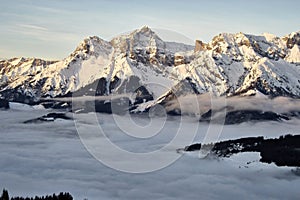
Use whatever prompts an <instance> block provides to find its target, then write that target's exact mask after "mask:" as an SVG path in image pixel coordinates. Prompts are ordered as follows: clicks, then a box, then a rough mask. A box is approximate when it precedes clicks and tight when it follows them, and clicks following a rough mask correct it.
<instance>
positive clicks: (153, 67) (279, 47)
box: [0, 26, 300, 104]
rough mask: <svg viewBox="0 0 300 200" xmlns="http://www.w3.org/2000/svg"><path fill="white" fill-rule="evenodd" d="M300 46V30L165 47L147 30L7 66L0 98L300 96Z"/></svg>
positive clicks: (1, 72)
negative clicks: (174, 93)
mask: <svg viewBox="0 0 300 200" xmlns="http://www.w3.org/2000/svg"><path fill="white" fill-rule="evenodd" d="M299 45H300V32H294V33H291V34H289V35H286V36H284V37H282V38H279V37H276V36H274V35H271V34H263V35H261V36H254V35H249V34H244V33H237V34H229V33H221V34H219V35H217V36H216V37H214V38H213V40H212V41H211V42H209V43H208V44H205V43H203V42H201V41H196V43H195V46H191V45H185V44H180V43H175V42H174V43H172V42H164V41H163V40H162V39H161V38H160V37H159V36H158V35H157V34H156V33H155V32H153V31H152V30H151V29H150V28H149V27H147V26H145V27H142V28H141V29H138V30H135V31H133V32H132V33H130V34H127V35H121V36H118V37H116V38H113V39H112V40H111V41H105V40H102V39H101V38H99V37H97V36H92V37H88V38H86V39H84V40H83V41H82V42H81V43H80V44H79V45H78V47H77V48H76V49H75V50H74V51H73V52H72V53H71V54H70V55H69V56H68V57H67V58H65V59H63V60H61V61H45V60H41V59H36V58H13V59H8V60H1V61H0V95H1V98H4V99H7V100H9V101H17V102H23V103H29V104H30V103H32V104H34V103H36V102H39V101H40V99H41V98H55V97H64V96H71V95H73V94H75V93H76V94H77V95H97V96H107V95H111V94H128V93H132V94H135V97H136V98H139V101H135V103H136V104H140V103H144V102H146V101H150V100H151V101H153V102H154V103H155V102H157V101H159V102H161V101H162V100H163V99H170V95H171V93H172V91H174V90H176V91H187V92H180V93H179V95H186V94H187V93H189V92H190V91H192V92H194V93H196V94H203V93H207V92H212V93H213V94H215V95H216V96H235V95H239V96H240V95H242V96H245V95H246V96H248V95H255V94H257V93H262V94H264V95H267V96H271V97H276V96H288V97H293V98H299V97H300V51H299ZM187 85H188V86H187ZM190 86H191V88H192V90H188V89H186V87H190ZM143 98H144V100H142V99H143ZM132 103H134V102H132Z"/></svg>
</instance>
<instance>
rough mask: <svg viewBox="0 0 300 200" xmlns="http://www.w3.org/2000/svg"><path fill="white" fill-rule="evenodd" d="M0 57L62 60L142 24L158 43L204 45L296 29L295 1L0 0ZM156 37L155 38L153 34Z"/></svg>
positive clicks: (298, 14)
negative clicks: (91, 39) (88, 43)
mask: <svg viewBox="0 0 300 200" xmlns="http://www.w3.org/2000/svg"><path fill="white" fill-rule="evenodd" d="M0 4H1V8H0V9H1V12H0V27H1V31H0V58H11V57H20V56H23V57H39V58H44V59H62V58H64V57H66V56H68V55H69V54H70V53H71V52H72V51H73V50H74V49H75V48H76V46H77V45H78V44H79V43H80V42H81V41H82V40H83V39H84V38H85V37H88V36H93V35H96V36H99V37H101V38H103V39H106V40H109V39H111V38H112V37H114V36H117V35H119V34H121V33H128V32H130V31H133V30H135V29H138V28H141V27H142V26H144V25H147V26H149V27H151V28H153V29H154V30H155V31H156V32H157V33H158V34H159V33H161V37H162V38H163V39H164V40H178V41H179V42H185V43H193V41H194V40H196V39H200V40H202V41H205V42H208V41H210V40H211V39H212V38H213V37H214V36H215V35H218V34H219V33H221V32H230V33H236V32H244V33H250V34H262V33H265V32H268V33H273V34H275V35H278V36H283V35H286V34H289V33H291V32H294V31H299V30H300V22H299V18H300V12H299V7H300V1H295V0H285V1H283V0H280V1H279V0H264V1H261V0H252V1H246V0H227V1H224V0H210V1H207V0H186V1H182V0H181V1H176V0H172V1H171V0H151V1H149V0H130V1H129V0H85V1H82V0H9V1H7V0H0ZM159 35H160V34H159Z"/></svg>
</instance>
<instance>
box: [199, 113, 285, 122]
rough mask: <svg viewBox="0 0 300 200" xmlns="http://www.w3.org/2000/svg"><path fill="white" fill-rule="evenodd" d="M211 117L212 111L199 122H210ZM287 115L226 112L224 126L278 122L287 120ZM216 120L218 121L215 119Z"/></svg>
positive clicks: (205, 114)
mask: <svg viewBox="0 0 300 200" xmlns="http://www.w3.org/2000/svg"><path fill="white" fill-rule="evenodd" d="M211 117H212V111H211V110H209V111H208V112H206V113H204V114H203V115H202V116H201V118H200V122H210V121H211ZM289 119H290V118H289V117H288V116H287V115H283V114H277V113H274V112H264V111H260V110H236V111H228V112H226V116H225V119H224V124H225V125H229V124H240V123H243V122H248V121H280V120H289ZM216 120H218V119H216Z"/></svg>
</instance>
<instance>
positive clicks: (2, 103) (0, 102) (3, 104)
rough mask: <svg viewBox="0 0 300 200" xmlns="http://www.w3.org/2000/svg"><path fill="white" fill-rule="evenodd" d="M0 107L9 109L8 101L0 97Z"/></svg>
mask: <svg viewBox="0 0 300 200" xmlns="http://www.w3.org/2000/svg"><path fill="white" fill-rule="evenodd" d="M0 108H4V109H9V102H8V101H7V100H5V99H0Z"/></svg>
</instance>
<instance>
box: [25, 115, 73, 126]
mask: <svg viewBox="0 0 300 200" xmlns="http://www.w3.org/2000/svg"><path fill="white" fill-rule="evenodd" d="M56 119H64V120H71V119H72V118H71V117H68V116H67V115H66V113H49V114H47V115H44V116H42V117H38V118H36V119H30V120H27V121H25V122H24V123H25V124H28V123H42V122H53V121H55V120H56Z"/></svg>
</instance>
